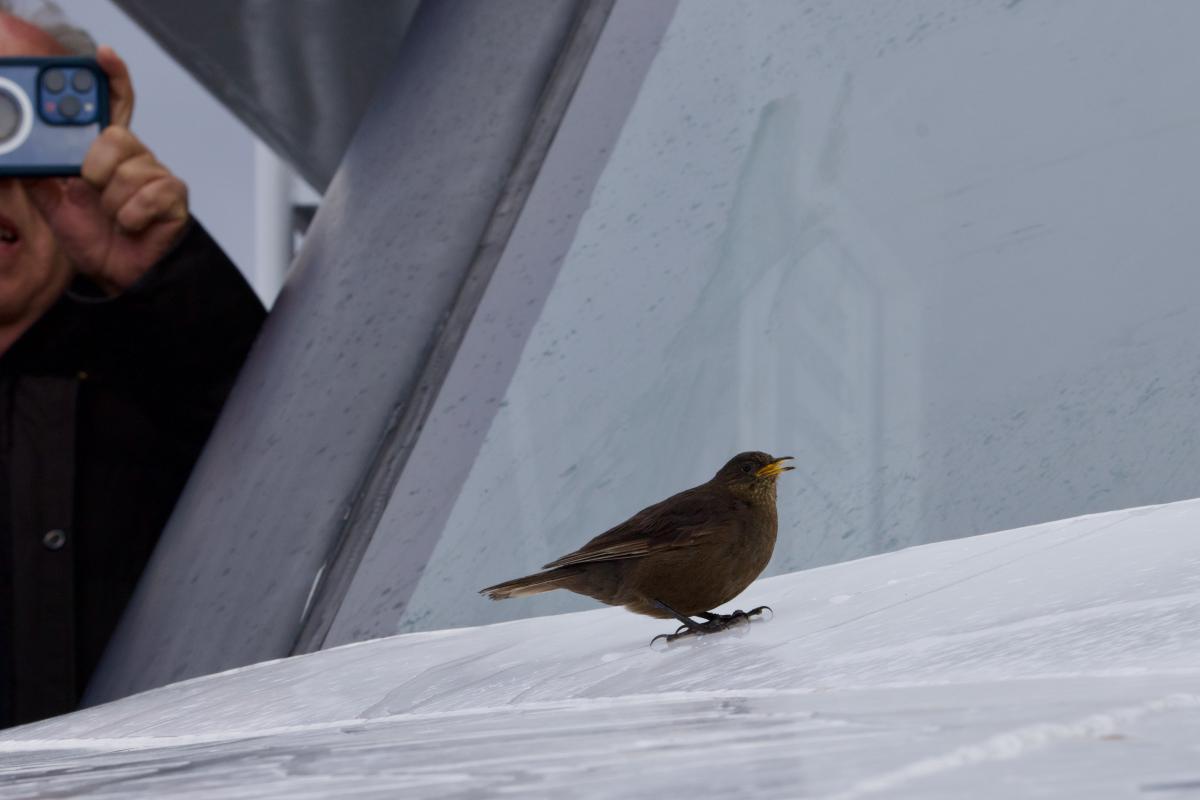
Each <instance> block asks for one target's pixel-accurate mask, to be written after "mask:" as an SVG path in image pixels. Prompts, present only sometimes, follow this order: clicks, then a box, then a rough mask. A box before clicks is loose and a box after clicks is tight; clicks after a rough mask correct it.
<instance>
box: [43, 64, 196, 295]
mask: <svg viewBox="0 0 1200 800" xmlns="http://www.w3.org/2000/svg"><path fill="white" fill-rule="evenodd" d="M96 61H97V62H98V63H99V64H100V67H101V68H102V69H103V70H104V72H105V73H106V74H107V75H108V84H109V92H110V94H109V97H110V102H109V109H110V118H111V124H110V125H109V126H108V127H107V128H105V129H104V130H103V131H102V132H101V133H100V135H99V136H98V137H97V138H96V141H94V142H93V143H92V146H91V148H90V149H89V150H88V152H87V155H86V156H85V157H84V160H83V169H82V177H80V178H67V179H65V180H64V179H59V178H44V179H40V180H37V181H34V182H33V183H32V184H31V185H30V196H31V197H32V199H33V202H34V203H35V204H36V205H37V207H38V210H39V211H40V212H41V214H42V216H43V217H45V219H46V222H47V223H48V224H49V225H50V228H51V230H52V231H53V232H54V235H55V238H56V239H57V240H58V244H59V247H60V248H61V249H62V251H63V253H64V254H65V255H66V256H67V258H68V259H70V261H71V263H72V264H73V265H74V267H75V270H76V271H77V272H78V273H79V274H81V275H84V276H86V277H88V278H90V279H91V280H92V281H94V282H95V283H97V284H99V285H100V286H101V288H103V289H104V290H105V291H107V292H109V293H110V294H118V293H120V292H121V291H122V290H124V289H126V288H128V287H129V286H131V285H132V284H133V283H134V282H135V281H137V279H138V278H140V277H141V276H142V275H143V274H144V273H145V272H146V270H148V269H149V268H150V267H152V266H153V265H154V264H155V263H157V262H158V260H159V259H161V258H162V257H163V256H164V255H166V254H167V252H168V251H169V250H170V249H171V247H172V246H173V245H174V244H175V242H176V241H177V240H178V239H179V236H180V235H181V234H182V232H183V229H184V227H185V226H186V225H187V221H188V203H187V186H186V185H185V184H184V183H183V181H181V180H180V179H179V178H177V177H175V175H173V174H172V173H171V171H170V170H168V169H167V168H166V167H164V166H163V165H162V164H160V163H159V161H158V159H156V158H155V157H154V154H153V153H151V152H150V151H149V150H148V149H147V148H146V146H145V145H144V144H142V142H141V141H140V140H139V139H138V138H137V137H136V136H134V135H133V134H132V133H131V132H130V130H129V121H130V119H131V118H132V117H133V84H132V82H131V81H130V78H129V70H128V69H127V68H126V67H125V62H124V61H122V60H121V58H120V57H119V56H118V55H117V54H116V52H114V51H113V49H112V48H111V47H100V48H99V50H97V52H96Z"/></svg>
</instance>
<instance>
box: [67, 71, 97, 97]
mask: <svg viewBox="0 0 1200 800" xmlns="http://www.w3.org/2000/svg"><path fill="white" fill-rule="evenodd" d="M95 83H96V79H95V78H94V77H92V71H91V70H89V69H77V70H75V74H74V75H72V76H71V85H72V86H74V87H75V91H77V92H90V91H91V90H92V86H94V85H95Z"/></svg>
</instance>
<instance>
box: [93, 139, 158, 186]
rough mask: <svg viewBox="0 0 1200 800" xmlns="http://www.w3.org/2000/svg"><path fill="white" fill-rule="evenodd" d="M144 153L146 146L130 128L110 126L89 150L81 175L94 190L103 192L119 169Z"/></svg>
mask: <svg viewBox="0 0 1200 800" xmlns="http://www.w3.org/2000/svg"><path fill="white" fill-rule="evenodd" d="M142 152H148V151H147V150H146V146H145V145H144V144H142V143H141V140H139V139H138V138H137V137H136V136H134V135H133V134H132V133H130V131H129V129H128V128H125V127H122V126H119V125H109V126H108V127H107V128H105V129H104V130H102V131H101V132H100V135H99V136H97V137H96V141H94V142H92V146H91V147H89V148H88V151H87V154H86V155H85V156H84V157H83V165H82V166H81V167H80V170H79V172H80V175H81V176H82V177H83V179H84V180H85V181H87V182H88V183H90V184H91V185H92V187H93V188H95V189H98V190H99V191H101V192H103V191H104V189H105V188H106V187H107V186H108V182H109V181H110V180H112V176H113V173H115V172H116V171H117V167H119V166H120V165H121V164H122V163H123V162H125V161H128V160H129V159H130V158H132V157H134V156H135V155H138V154H139V153H142Z"/></svg>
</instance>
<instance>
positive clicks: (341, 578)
mask: <svg viewBox="0 0 1200 800" xmlns="http://www.w3.org/2000/svg"><path fill="white" fill-rule="evenodd" d="M613 2H614V0H589V2H586V3H584V4H583V5H582V6H581V7H580V11H579V14H578V17H577V18H576V21H575V23H574V24H573V26H572V32H571V34H570V35H569V37H568V39H567V42H566V45H565V46H564V47H563V49H562V52H561V54H560V56H559V59H558V63H557V65H556V66H555V68H554V71H553V73H552V74H551V75H550V79H549V81H548V82H547V84H546V88H545V91H544V92H543V94H542V98H541V102H540V105H539V108H538V111H537V113H536V114H535V115H534V118H533V121H532V124H531V125H530V129H529V134H528V136H527V137H526V140H525V144H524V146H523V148H522V150H521V153H520V155H519V157H518V158H517V161H516V164H515V166H514V167H513V170H512V173H511V174H510V175H509V178H508V182H507V184H506V185H505V187H504V190H503V191H502V192H501V194H500V197H499V198H498V200H497V202H496V208H495V210H494V212H493V214H492V218H491V220H490V221H489V223H488V226H487V230H485V231H484V234H483V237H482V239H481V240H480V242H479V248H478V249H477V250H476V252H475V257H474V258H473V259H472V262H471V266H470V267H469V268H468V270H467V274H466V278H465V279H464V280H463V283H462V288H461V289H460V291H459V294H458V297H457V298H455V301H454V304H453V305H452V306H451V308H450V310H449V313H448V314H447V316H446V320H445V323H444V324H443V325H441V327H440V329H439V333H438V336H437V339H436V341H435V342H434V343H433V347H432V350H431V352H430V354H429V358H428V360H427V361H426V362H425V366H424V368H423V369H422V371H421V376H420V378H419V379H418V382H417V387H416V390H415V391H414V392H412V394H411V395H410V396H409V398H408V399H407V400H406V402H404V403H402V404H401V405H399V406H397V408H396V409H395V413H394V414H393V416H392V424H389V426H388V430H387V432H386V433H385V434H384V439H383V441H382V442H381V443H380V447H379V450H378V452H377V454H376V457H375V459H374V461H373V464H372V467H371V471H370V473H369V474H368V475H367V477H366V479H365V481H364V483H363V487H362V490H361V491H360V493H359V495H358V497H357V498H356V501H355V504H354V506H353V508H352V509H351V512H350V515H349V517H348V518H347V520H346V525H345V526H344V528H343V530H342V531H341V532H340V534H339V536H338V540H337V542H336V543H335V546H334V553H333V554H332V555H331V556H330V558H329V559H328V560H327V562H326V568H325V570H324V571H323V572H322V573H321V577H320V579H319V580H318V582H317V585H316V588H315V590H314V592H313V597H312V600H311V602H310V603H309V605H308V610H307V614H306V617H305V621H304V625H303V627H302V629H301V631H300V634H299V636H298V637H297V640H296V644H295V646H294V647H293V648H292V650H293V652H295V653H307V652H311V651H313V650H319V649H320V648H321V646H322V645H323V643H324V641H325V637H326V635H327V633H328V631H329V628H330V625H332V623H333V619H334V616H335V615H336V614H337V613H338V609H339V608H340V606H341V603H342V600H343V598H344V597H345V595H346V591H347V590H348V589H349V587H350V584H351V582H352V581H353V580H354V578H355V575H356V574H357V572H358V569H359V566H360V564H361V562H362V558H363V555H364V554H365V553H366V551H367V547H368V545H369V544H370V542H371V539H372V537H373V536H374V535H375V530H376V527H377V526H378V525H379V520H380V518H381V517H382V516H383V512H384V509H385V507H386V505H387V503H388V502H389V499H390V498H391V496H392V493H393V491H394V489H395V487H396V482H397V480H398V479H399V477H400V473H401V471H402V470H404V469H405V468H406V467H407V465H408V463H409V457H410V456H411V455H412V452H413V446H414V445H415V443H416V441H417V439H418V437H419V436H420V435H421V431H422V429H423V428H424V426H425V423H426V421H427V420H428V419H429V415H430V412H431V411H432V410H433V407H434V403H435V400H436V398H437V396H438V392H439V391H440V390H441V388H442V385H443V383H444V382H445V380H446V375H447V373H448V372H449V371H450V367H451V364H452V363H453V362H454V360H455V358H456V357H457V356H458V352H459V348H460V346H461V345H462V341H463V337H464V336H465V335H466V331H467V327H468V326H469V325H470V324H471V321H472V319H474V317H475V312H476V309H477V308H478V307H479V302H480V300H481V299H482V297H483V294H484V291H485V290H486V289H487V287H488V284H489V282H490V280H491V278H492V273H493V272H494V271H495V269H496V264H497V263H498V262H499V260H500V257H501V255H502V254H503V252H504V249H505V247H506V246H507V244H508V241H509V237H510V236H511V234H512V230H513V227H514V226H515V225H516V223H517V219H518V217H519V215H520V214H521V211H522V210H523V209H524V208H525V202H526V200H527V199H528V198H529V193H530V191H531V190H532V188H533V183H534V179H535V178H536V177H537V175H538V173H539V172H540V171H541V168H542V162H543V161H544V159H545V158H546V152H547V150H549V148H550V142H551V141H552V140H553V138H554V134H555V133H556V132H557V131H558V128H559V124H560V123H561V122H562V119H563V115H564V114H565V113H566V109H567V105H568V103H569V102H570V101H571V98H572V96H573V95H574V93H575V88H576V86H577V85H578V84H579V78H580V76H581V75H582V74H583V69H584V67H585V66H586V65H587V63H588V59H589V58H590V57H591V55H592V49H593V48H594V47H595V45H596V40H597V39H598V38H599V37H600V32H601V31H602V30H604V24H605V22H606V21H607V20H608V15H609V12H610V10H611V9H612V5H613ZM473 452H474V450H473V449H470V448H468V449H467V450H464V451H461V452H460V453H459V454H458V458H460V459H462V458H464V457H467V458H469V456H470V454H471V453H473ZM414 468H415V469H418V470H422V471H424V470H425V469H426V468H427V467H426V465H425V464H417V465H414ZM438 533H439V531H437V530H427V531H426V532H425V536H426V541H425V542H424V543H423V545H424V546H421V547H419V548H416V549H415V550H414V551H413V552H411V553H409V554H407V556H406V557H405V561H406V562H407V564H408V565H411V566H412V567H417V568H419V567H418V564H419V562H421V561H422V560H423V559H424V558H427V557H428V554H429V553H431V552H432V551H433V545H434V543H435V542H436V541H437V537H438Z"/></svg>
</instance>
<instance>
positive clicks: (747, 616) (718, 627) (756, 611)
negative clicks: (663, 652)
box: [650, 606, 775, 647]
mask: <svg viewBox="0 0 1200 800" xmlns="http://www.w3.org/2000/svg"><path fill="white" fill-rule="evenodd" d="M696 616H698V617H704V622H693V621H692V620H691V619H690V618H689V619H688V623H690V624H688V623H685V624H683V625H680V626H679V627H678V628H676V629H675V632H674V633H660V634H659V635H658V636H655V637H654V638H653V639H651V640H650V646H651V647H654V645H655V644H657V643H658V641H659V640H662V642H663V644H664V645H669V644H670V643H671V642H674V641H677V640H679V639H683V638H685V637H687V636H705V635H707V634H710V633H718V632H720V631H723V630H727V629H729V628H732V627H733V626H735V625H742V624H749V623H750V622H751V621H752V620H754V619H758V618H760V617H761V618H762V619H764V620H769V619H771V618H772V617H773V616H775V612H774V611H772V610H771V607H770V606H758V607H757V608H752V609H750V610H749V611H742V610H741V609H738V610H737V611H734V612H733V613H732V614H710V613H707V612H702V613H700V614H697V615H696Z"/></svg>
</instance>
